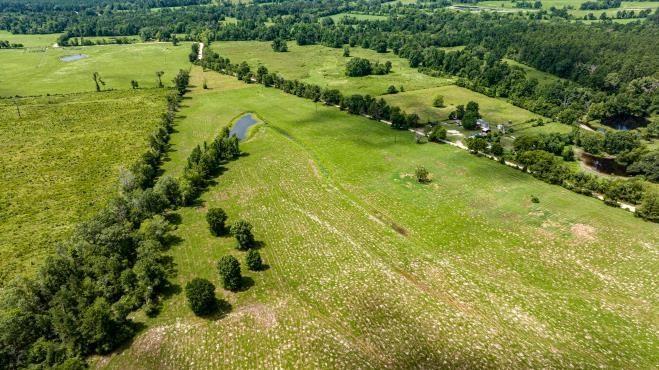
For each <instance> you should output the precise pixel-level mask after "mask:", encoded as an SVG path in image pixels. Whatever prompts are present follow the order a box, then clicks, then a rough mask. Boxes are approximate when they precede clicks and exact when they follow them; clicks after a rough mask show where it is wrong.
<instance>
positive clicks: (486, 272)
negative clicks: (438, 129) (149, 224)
mask: <svg viewBox="0 0 659 370" xmlns="http://www.w3.org/2000/svg"><path fill="white" fill-rule="evenodd" d="M193 75H194V76H193V77H194V80H195V81H197V83H198V82H199V81H202V80H203V79H204V78H206V79H207V80H208V85H209V89H208V90H202V89H199V88H197V89H195V91H193V92H192V93H191V94H190V95H189V96H188V97H187V98H186V100H185V103H184V104H185V107H184V108H183V109H182V110H181V119H180V120H179V121H178V124H177V131H178V132H177V133H176V134H174V135H173V137H172V145H173V147H172V149H173V153H172V154H171V156H170V159H171V160H170V161H168V162H166V165H165V172H166V173H173V174H176V173H180V171H181V169H182V168H183V167H184V165H185V158H186V157H187V155H188V154H189V153H190V152H191V151H192V149H193V147H194V146H195V145H197V144H199V143H201V141H203V140H211V139H212V138H213V137H214V136H215V135H216V134H217V133H218V132H219V130H221V128H222V127H223V126H225V125H228V124H230V122H231V121H232V120H233V119H234V118H235V117H237V116H239V115H240V114H242V113H244V112H251V113H253V114H256V115H258V117H259V118H260V119H261V120H262V121H263V122H265V124H264V125H261V126H260V127H259V128H258V129H257V130H256V132H254V135H253V136H252V137H251V138H250V139H249V140H247V141H245V142H243V143H242V146H241V147H242V150H243V151H244V152H245V155H244V156H242V157H241V158H240V159H238V160H236V161H234V162H231V163H229V164H227V165H226V168H225V170H224V171H223V173H222V174H221V176H219V177H218V178H217V180H216V183H214V184H212V185H211V187H210V188H209V189H208V190H207V191H206V192H205V194H204V195H203V196H202V198H201V202H200V203H199V204H198V205H197V206H196V207H193V208H183V209H181V210H180V211H179V214H180V216H181V217H180V222H179V223H178V225H177V230H176V231H175V234H176V236H178V237H179V238H180V243H178V245H176V246H174V247H173V248H172V249H171V252H170V253H171V254H172V256H173V258H174V262H175V263H176V267H177V271H178V274H177V276H176V277H175V278H174V281H175V283H176V284H177V285H178V286H179V287H183V286H184V285H185V283H186V282H187V281H190V280H191V279H192V278H195V277H204V278H208V279H211V281H213V282H214V283H215V284H216V286H218V287H219V286H220V282H219V279H218V274H217V270H216V267H215V265H216V262H217V260H218V259H219V258H220V257H221V256H222V255H225V254H234V255H236V256H237V257H238V258H239V259H240V260H241V261H242V260H244V253H242V252H238V251H236V250H235V248H234V247H235V241H234V240H233V239H232V238H231V237H229V236H226V237H219V238H217V237H212V236H211V235H210V233H209V231H208V227H207V224H206V221H205V213H206V211H207V209H208V208H210V207H222V208H224V209H225V210H226V211H227V213H228V215H229V221H230V222H233V221H235V220H237V219H239V218H243V219H246V220H248V221H250V222H251V223H252V224H253V225H254V232H255V236H256V239H257V240H258V241H260V242H261V243H260V244H261V248H260V252H261V254H262V256H263V257H264V260H265V263H267V264H268V265H269V268H268V269H267V270H266V271H261V272H246V273H245V275H246V276H247V278H246V279H245V282H247V283H248V287H247V288H246V290H244V291H242V292H238V293H230V292H227V291H224V290H222V289H221V288H217V290H216V293H217V295H218V296H219V297H220V298H223V299H225V300H226V301H228V302H229V304H230V305H231V308H230V310H228V311H224V312H222V313H218V314H217V315H214V316H211V317H206V318H198V317H195V316H193V315H192V313H191V312H190V309H189V308H188V307H187V304H186V301H185V298H184V295H183V294H182V293H174V294H173V296H172V297H171V298H169V299H167V300H166V301H165V302H164V308H163V311H162V313H161V314H160V316H158V317H157V318H155V319H146V318H145V317H143V316H141V315H138V317H137V319H138V320H139V321H141V322H144V324H145V325H146V328H145V329H144V330H143V331H142V332H141V333H140V334H139V335H138V336H137V337H136V338H135V340H134V341H133V342H132V343H131V344H130V346H128V347H127V348H126V349H124V350H122V351H120V352H118V353H116V354H114V355H111V356H107V357H103V358H97V359H96V361H95V365H96V366H97V367H107V368H118V369H123V368H145V369H146V368H199V369H201V368H254V367H263V368H278V367H284V368H385V367H389V368H412V367H420V368H430V367H464V368H474V367H505V368H521V367H526V368H540V367H560V368H565V367H578V368H590V367H597V366H604V367H634V368H651V367H653V366H655V365H656V363H657V361H659V358H658V354H657V352H656V348H657V345H659V338H658V336H657V329H658V328H657V320H656V319H657V315H656V307H655V306H656V299H657V297H656V289H655V280H656V276H657V273H659V271H658V270H659V267H658V264H657V259H656V253H657V249H656V248H657V247H656V246H657V245H659V234H658V233H657V228H656V225H654V224H651V223H647V222H643V221H641V220H639V219H636V218H634V217H633V216H632V215H631V214H629V213H628V212H626V211H623V210H620V209H614V208H610V207H607V206H605V205H603V204H602V203H601V202H599V201H597V200H595V199H593V198H588V197H584V196H580V195H577V194H575V193H572V192H569V191H567V190H565V189H562V188H560V187H556V186H551V185H548V184H546V183H543V182H541V181H538V180H535V179H534V178H533V177H531V176H528V175H526V174H523V173H521V172H520V171H516V170H514V169H511V168H508V167H507V166H502V165H499V164H497V163H495V162H492V161H490V160H487V159H484V158H478V157H475V156H472V155H469V154H468V153H466V152H465V151H462V150H459V149H456V148H453V147H450V146H448V145H437V144H425V145H418V144H415V143H414V140H413V136H412V134H411V133H408V132H395V131H392V130H391V129H390V128H388V127H387V126H386V125H384V124H382V123H378V122H375V121H371V120H368V119H366V118H362V117H358V116H351V115H348V114H346V113H345V112H341V111H339V110H338V109H337V108H335V107H326V106H322V105H320V104H318V105H316V104H314V103H313V102H311V101H308V100H303V99H300V98H297V97H294V96H290V95H286V94H284V93H282V92H280V91H278V90H275V89H270V88H264V87H262V86H257V85H239V84H236V82H235V80H234V79H233V78H230V77H226V76H220V75H214V76H212V75H211V74H210V73H206V76H205V77H204V76H201V74H200V71H199V70H198V69H195V70H194V72H193ZM417 165H424V166H426V167H427V168H428V169H429V171H430V173H431V178H432V182H431V183H429V184H425V185H422V184H419V183H417V182H416V181H415V180H414V178H413V173H414V169H415V168H416V166H417ZM531 195H535V196H537V197H538V198H539V199H540V203H537V204H536V203H532V202H531V200H530V197H531ZM245 270H246V269H245V268H244V267H243V271H245ZM174 292H176V289H174Z"/></svg>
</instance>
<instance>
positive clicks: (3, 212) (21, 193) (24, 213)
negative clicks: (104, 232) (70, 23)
mask: <svg viewBox="0 0 659 370" xmlns="http://www.w3.org/2000/svg"><path fill="white" fill-rule="evenodd" d="M16 102H17V103H18V104H19V105H20V112H21V116H22V118H20V119H18V117H17V112H16V107H15V105H14V100H13V99H12V100H9V99H0V132H1V133H2V135H0V147H1V148H2V152H3V153H4V154H3V155H2V156H0V169H1V172H2V174H3V176H2V192H1V194H0V221H1V222H0V260H2V263H0V279H1V280H2V281H3V282H6V281H7V280H8V279H9V278H11V277H13V276H16V275H21V274H30V273H31V272H33V271H34V270H35V268H36V266H38V265H39V264H40V262H41V261H42V260H43V258H44V256H45V255H47V254H49V253H52V252H54V251H55V248H56V247H57V243H58V242H59V241H61V240H63V239H64V238H65V237H66V236H67V235H68V234H69V233H70V232H71V230H72V228H73V227H74V226H75V225H76V224H77V223H78V222H80V221H82V220H84V219H86V218H87V217H88V216H89V215H91V214H92V213H93V212H94V211H96V210H99V209H101V208H102V207H103V206H105V204H106V202H107V200H108V198H109V197H110V196H111V195H112V194H113V193H114V192H115V191H116V189H117V188H116V186H117V176H118V174H119V167H120V166H121V165H126V166H128V165H130V164H132V163H133V162H134V161H135V160H136V159H137V158H138V157H139V155H140V154H141V153H143V152H144V151H145V150H146V148H147V140H146V138H147V134H148V133H150V132H151V130H152V129H153V128H154V127H155V126H156V124H157V123H158V120H159V117H160V114H161V113H162V112H164V110H165V99H164V90H155V89H154V90H143V91H123V92H118V91H114V92H103V93H86V94H74V95H65V96H50V97H40V98H23V99H18V100H17V101H16ZM0 285H1V284H0Z"/></svg>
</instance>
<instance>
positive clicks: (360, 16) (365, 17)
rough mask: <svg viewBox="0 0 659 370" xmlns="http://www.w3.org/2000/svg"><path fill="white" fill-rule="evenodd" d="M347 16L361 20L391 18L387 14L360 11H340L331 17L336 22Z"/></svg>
mask: <svg viewBox="0 0 659 370" xmlns="http://www.w3.org/2000/svg"><path fill="white" fill-rule="evenodd" d="M346 16H347V17H350V18H355V19H357V20H360V21H384V20H387V19H389V17H388V16H386V15H375V14H360V13H339V14H334V15H332V16H331V17H330V18H332V19H333V20H334V22H339V21H340V20H341V19H343V18H344V17H346Z"/></svg>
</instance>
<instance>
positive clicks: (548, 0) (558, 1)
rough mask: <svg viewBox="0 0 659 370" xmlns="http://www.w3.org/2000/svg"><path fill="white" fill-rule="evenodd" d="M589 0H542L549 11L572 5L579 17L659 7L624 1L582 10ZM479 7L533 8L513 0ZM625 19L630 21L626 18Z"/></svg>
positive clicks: (636, 11)
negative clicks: (608, 6) (612, 6)
mask: <svg viewBox="0 0 659 370" xmlns="http://www.w3.org/2000/svg"><path fill="white" fill-rule="evenodd" d="M586 1H587V0H542V9H544V10H547V11H549V8H551V7H556V8H559V9H560V8H563V7H572V9H570V10H568V12H569V13H570V14H571V15H573V16H575V17H578V18H581V17H583V16H584V15H588V13H593V14H594V15H595V16H596V17H599V15H600V14H602V13H606V15H607V16H609V17H613V16H615V15H616V13H617V12H618V11H621V10H626V11H628V12H629V11H631V10H633V11H634V12H635V13H636V14H638V12H639V11H640V10H644V9H652V10H653V11H654V9H657V8H658V7H659V1H623V2H622V3H621V4H620V7H619V8H609V9H599V10H581V9H579V6H580V5H581V4H582V3H585V2H586ZM478 7H480V8H484V9H492V10H511V11H512V10H515V11H527V10H531V11H533V10H532V9H520V8H515V7H514V4H513V2H512V1H507V0H506V1H498V0H493V1H481V2H479V3H478ZM625 21H628V20H626V19H625Z"/></svg>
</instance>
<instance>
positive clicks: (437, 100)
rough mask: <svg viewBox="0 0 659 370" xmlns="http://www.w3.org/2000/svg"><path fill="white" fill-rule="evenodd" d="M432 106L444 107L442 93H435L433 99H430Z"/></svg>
mask: <svg viewBox="0 0 659 370" xmlns="http://www.w3.org/2000/svg"><path fill="white" fill-rule="evenodd" d="M432 106H433V107H435V108H442V107H444V95H437V96H436V97H435V99H434V100H433V101H432Z"/></svg>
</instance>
